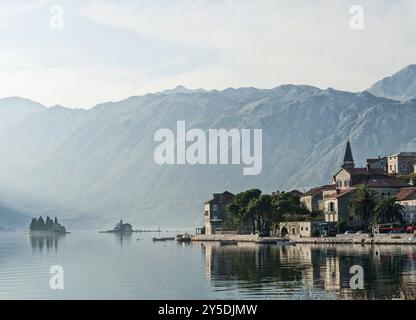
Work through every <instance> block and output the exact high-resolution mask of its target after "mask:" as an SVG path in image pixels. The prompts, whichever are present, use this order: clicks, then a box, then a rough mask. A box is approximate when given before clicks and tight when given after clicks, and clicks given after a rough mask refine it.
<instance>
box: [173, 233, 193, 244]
mask: <svg viewBox="0 0 416 320" xmlns="http://www.w3.org/2000/svg"><path fill="white" fill-rule="evenodd" d="M176 241H178V242H190V241H191V236H190V235H189V234H187V233H185V234H178V235H177V236H176Z"/></svg>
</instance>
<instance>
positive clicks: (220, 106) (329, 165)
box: [0, 85, 416, 227]
mask: <svg viewBox="0 0 416 320" xmlns="http://www.w3.org/2000/svg"><path fill="white" fill-rule="evenodd" d="M0 106H1V102H0ZM28 108H33V109H32V111H31V112H28V113H27V114H25V115H24V116H21V118H20V119H19V120H18V121H17V123H14V124H13V126H9V127H8V128H7V130H6V131H5V134H2V135H1V136H0V154H1V155H2V156H1V157H0V199H4V200H5V201H7V202H8V203H13V204H15V205H16V208H17V209H20V210H23V211H24V212H36V213H37V214H36V215H41V214H44V213H48V214H49V215H54V213H56V214H55V215H57V214H58V213H59V216H62V217H63V221H64V223H65V224H67V225H68V226H70V227H71V226H79V227H83V226H86V225H88V226H89V227H91V226H93V225H94V224H96V225H97V226H103V227H106V226H111V225H113V222H114V221H115V220H116V221H118V220H120V218H124V219H126V220H129V221H130V222H131V223H132V224H134V225H137V226H139V227H140V226H159V225H160V226H176V227H178V226H188V227H191V226H192V227H193V226H196V225H201V224H202V219H203V207H202V203H203V202H204V201H205V200H207V199H209V198H210V197H211V194H212V193H214V192H222V191H224V190H229V191H231V192H239V191H241V190H244V189H247V188H253V187H258V188H260V189H262V190H264V191H265V192H272V191H276V190H285V189H286V190H287V189H293V188H298V189H300V190H301V191H303V190H306V189H307V188H309V187H313V186H317V185H320V184H327V183H329V182H330V179H331V176H332V175H333V174H334V173H335V172H336V170H337V169H338V168H339V166H340V164H341V162H342V156H343V152H344V148H345V143H346V141H347V139H350V140H351V145H352V152H353V155H354V158H355V161H356V164H357V165H360V164H364V162H365V159H366V158H367V157H372V158H374V157H377V156H378V155H386V154H388V153H393V152H397V151H401V150H416V136H415V129H414V123H415V120H416V101H415V100H408V101H404V102H400V101H397V100H393V99H389V98H385V97H378V96H376V95H374V94H372V93H370V92H365V91H364V92H359V93H352V92H345V91H339V90H335V89H332V88H329V89H326V90H322V89H319V88H316V87H313V86H307V85H283V86H279V87H276V88H274V89H256V88H239V89H233V88H229V89H225V90H222V91H218V90H211V91H205V90H196V91H195V90H188V89H186V88H184V87H179V88H176V89H174V90H168V91H167V92H166V91H165V92H161V93H156V94H147V95H144V96H137V97H130V98H127V99H125V100H123V101H119V102H111V103H110V102H109V103H104V104H100V105H98V106H97V107H95V108H93V109H90V110H81V109H77V110H73V109H66V108H62V107H55V108H43V107H40V108H37V107H36V106H34V105H33V104H32V103H29V102H28ZM8 110H10V108H9V109H8ZM0 112H1V108H0ZM179 120H183V121H186V126H187V129H191V128H201V129H203V130H208V129H209V128H218V129H220V128H225V129H231V128H238V129H242V128H258V129H262V130H263V171H262V173H261V174H260V175H258V176H243V175H242V166H234V165H223V166H186V165H185V166H180V165H177V166H175V165H173V166H159V165H157V164H156V163H155V161H154V159H153V152H154V149H155V147H156V145H157V144H156V143H155V142H154V141H153V135H154V133H155V132H156V130H158V129H161V128H169V129H172V130H173V131H175V130H176V122H177V121H179ZM44 215H45V214H44Z"/></svg>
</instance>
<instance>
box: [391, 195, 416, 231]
mask: <svg viewBox="0 0 416 320" xmlns="http://www.w3.org/2000/svg"><path fill="white" fill-rule="evenodd" d="M396 198H397V201H398V202H399V203H400V204H401V205H402V206H403V207H404V209H405V211H404V217H405V219H406V222H407V223H416V187H408V188H403V189H402V190H400V192H399V193H398V194H396Z"/></svg>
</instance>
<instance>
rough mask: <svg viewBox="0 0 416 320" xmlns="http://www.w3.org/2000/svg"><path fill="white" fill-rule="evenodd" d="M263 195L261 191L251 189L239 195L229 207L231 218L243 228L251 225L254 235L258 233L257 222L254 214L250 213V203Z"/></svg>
mask: <svg viewBox="0 0 416 320" xmlns="http://www.w3.org/2000/svg"><path fill="white" fill-rule="evenodd" d="M260 195H261V190H259V189H250V190H247V191H244V192H241V193H239V194H237V195H236V196H235V197H234V200H233V202H232V203H231V204H230V205H229V206H228V211H229V212H230V214H231V217H232V218H233V220H234V221H235V223H236V224H238V225H239V226H241V227H244V226H246V225H247V224H251V228H252V231H253V233H255V232H256V221H255V219H254V216H252V212H249V211H248V207H249V203H250V202H251V201H252V200H253V199H257V198H258V197H259V196H260Z"/></svg>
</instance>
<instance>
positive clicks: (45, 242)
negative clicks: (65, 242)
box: [29, 234, 65, 253]
mask: <svg viewBox="0 0 416 320" xmlns="http://www.w3.org/2000/svg"><path fill="white" fill-rule="evenodd" d="M29 238H30V244H31V247H32V252H34V253H42V252H43V251H44V250H46V252H51V251H54V252H57V251H58V247H59V242H60V241H62V239H64V238H65V235H64V234H30V235H29Z"/></svg>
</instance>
